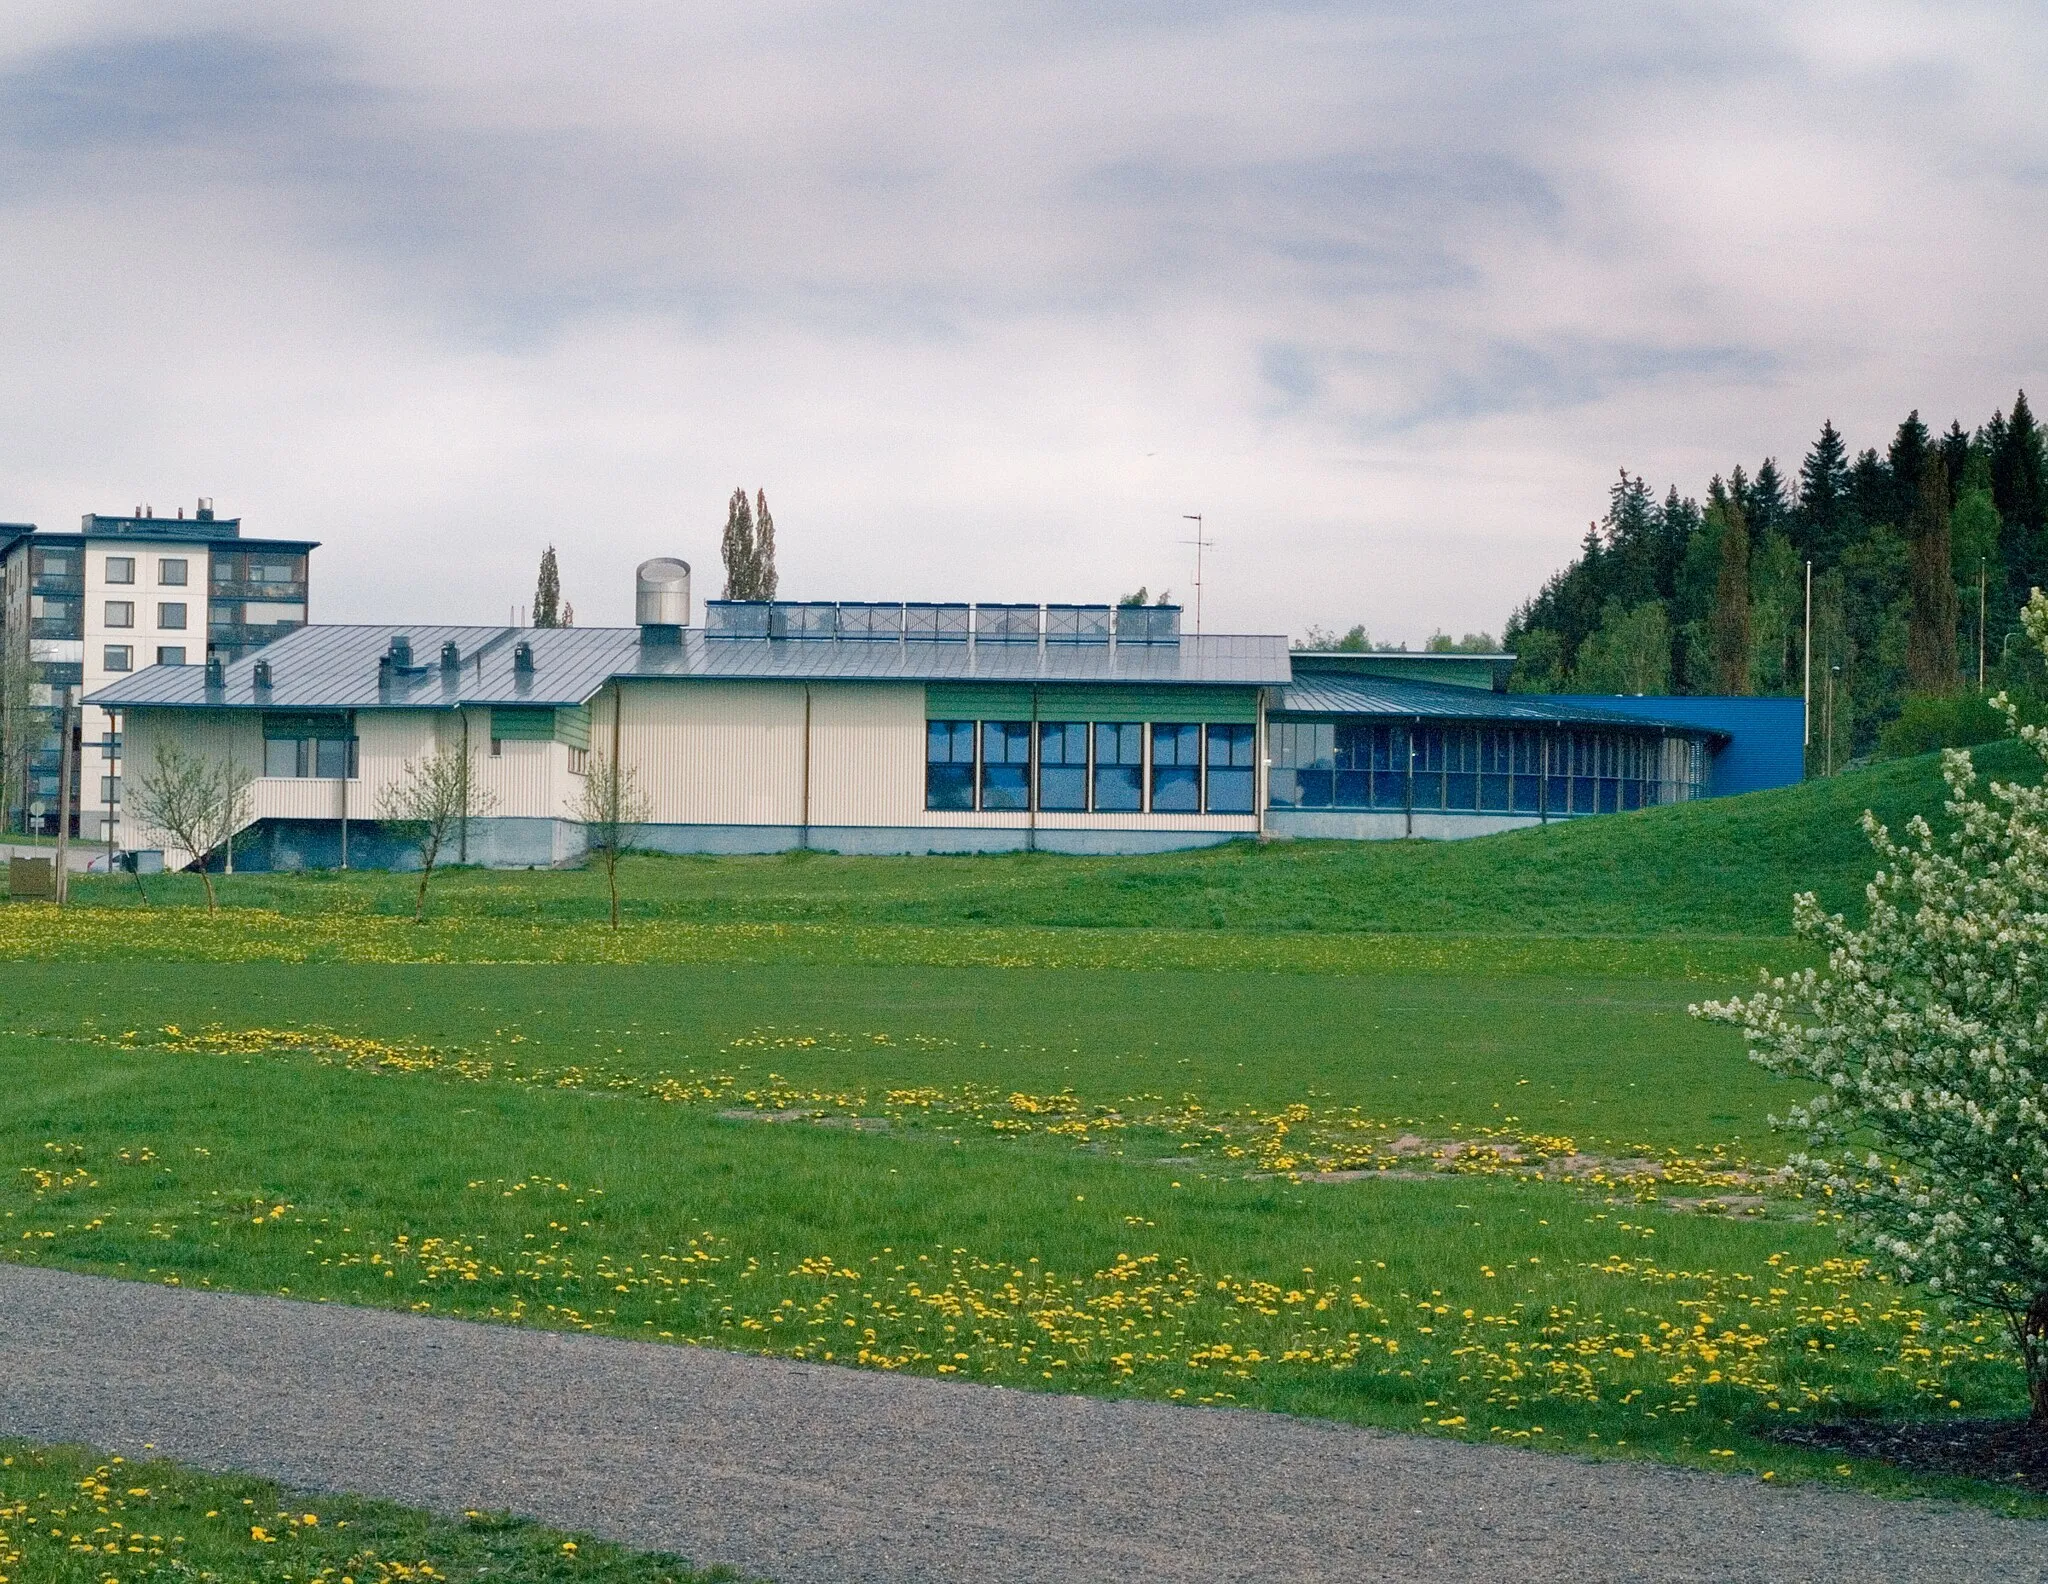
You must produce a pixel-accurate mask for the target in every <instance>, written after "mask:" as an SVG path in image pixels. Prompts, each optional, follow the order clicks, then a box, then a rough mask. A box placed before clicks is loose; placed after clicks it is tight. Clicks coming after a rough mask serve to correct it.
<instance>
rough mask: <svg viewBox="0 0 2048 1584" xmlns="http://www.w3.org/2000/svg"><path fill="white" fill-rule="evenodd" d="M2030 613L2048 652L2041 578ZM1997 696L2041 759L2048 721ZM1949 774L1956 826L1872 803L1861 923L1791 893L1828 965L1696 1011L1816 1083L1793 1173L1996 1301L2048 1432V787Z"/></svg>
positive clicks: (1886, 1260) (1978, 1301) (1888, 1266)
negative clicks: (1941, 831)
mask: <svg viewBox="0 0 2048 1584" xmlns="http://www.w3.org/2000/svg"><path fill="white" fill-rule="evenodd" d="M2022 619H2023V621H2024V623H2025V626H2026V631H2027V635H2028V637H2029V638H2031V639H2032V640H2033V641H2034V643H2036V644H2037V645H2039V646H2041V647H2042V648H2043V649H2044V650H2048V597H2044V596H2043V595H2042V593H2041V591H2040V590H2039V589H2036V590H2035V591H2034V595H2033V598H2032V599H2031V600H2030V601H2029V602H2028V604H2027V608H2026V611H2025V613H2024V615H2023V618H2022ZM1993 703H1994V704H1995V705H1996V706H1997V707H1998V708H1999V709H2000V710H2001V712H2002V713H2004V715H2005V716H2006V719H2007V721H2008V723H2009V724H2010V725H2011V727H2012V729H2013V730H2014V731H2015V732H2016V734H2017V735H2018V736H2019V737H2020V738H2021V739H2022V740H2023V741H2024V742H2025V743H2026V744H2027V745H2028V747H2030V748H2032V749H2033V750H2034V752H2035V753H2036V754H2037V755H2039V756H2040V758H2041V759H2042V761H2043V762H2044V764H2048V727H2041V726H2021V725H2020V724H2019V712H2018V710H2017V708H2016V707H2015V706H2014V705H2012V704H2011V702H2010V701H2009V700H2007V699H2006V697H2005V695H2003V694H2000V695H1999V697H1998V698H1997V699H1995V700H1993ZM1942 773H1943V776H1944V778H1945V779H1946V780H1947V782H1948V787H1949V793H1950V799H1949V802H1948V804H1947V808H1948V812H1949V815H1950V816H1951V818H1952V819H1953V821H1954V828H1953V829H1952V830H1951V831H1950V832H1949V833H1947V834H1945V835H1942V836H1936V835H1935V833H1934V832H1933V830H1932V829H1931V828H1930V827H1929V826H1928V824H1927V821H1926V820H1924V819H1922V818H1921V817H1919V816H1918V815H1916V816H1914V818H1913V819H1912V821H1911V822H1910V823H1909V824H1908V826H1907V831H1906V839H1905V840H1903V841H1901V840H1898V839H1896V838H1894V837H1893V836H1892V834H1891V833H1890V832H1889V831H1888V830H1886V829H1885V827H1884V826H1882V825H1880V824H1879V823H1878V821H1877V818H1876V816H1875V815H1872V814H1869V813H1866V814H1865V815H1864V816H1863V827H1864V830H1865V832H1866V833H1867V834H1868V835H1869V837H1870V842H1871V846H1872V847H1873V848H1875V849H1876V852H1877V855H1878V860H1879V863H1880V868H1879V869H1878V871H1877V874H1876V876H1875V877H1874V878H1873V879H1872V881H1871V883H1870V886H1869V888H1868V893H1867V894H1868V896H1869V900H1870V910H1869V917H1868V921H1867V922H1866V923H1864V924H1863V925H1862V926H1861V927H1860V928H1858V927H1855V926H1852V925H1850V924H1849V923H1848V922H1846V921H1845V920H1844V919H1843V918H1842V916H1841V915H1840V914H1835V915H1832V916H1830V915H1828V914H1826V913H1823V912H1822V911H1821V908H1820V904H1819V903H1818V902H1816V901H1815V900H1814V898H1813V895H1812V893H1810V892H1809V893H1806V894H1804V895H1801V896H1799V897H1796V898H1794V900H1793V917H1794V920H1795V924H1796V927H1797V929H1798V932H1799V933H1800V934H1801V935H1803V936H1804V937H1806V938H1807V939H1809V940H1813V941H1817V942H1820V943H1822V944H1824V945H1826V946H1827V948H1828V964H1827V967H1826V968H1825V969H1822V970H1818V971H1816V970H1814V969H1806V970H1804V971H1803V972H1800V973H1797V974H1793V975H1791V976H1790V977H1788V978H1783V979H1773V980H1770V981H1769V982H1768V983H1767V985H1766V986H1765V988H1764V989H1763V990H1762V991H1760V992H1759V993H1758V994H1756V995H1753V996H1750V997H1748V998H1747V999H1740V1000H1732V1001H1724V1002H1713V1003H1709V1004H1707V1005H1705V1006H1702V1007H1697V1008H1695V1009H1694V1010H1695V1013H1696V1014H1697V1015H1702V1016H1705V1017H1709V1018H1713V1019H1716V1020H1718V1021H1721V1022H1725V1023H1733V1024H1736V1025H1737V1026H1739V1027H1740V1028H1741V1029H1742V1030H1743V1032H1744V1034H1745V1035H1746V1036H1747V1038H1748V1041H1749V1046H1750V1054H1751V1056H1752V1057H1753V1058H1754V1059H1755V1060H1756V1061H1758V1062H1760V1063H1762V1064H1763V1065H1764V1066H1766V1067H1768V1068H1770V1069H1771V1070H1772V1071H1774V1072H1780V1073H1786V1074H1791V1075H1795V1076H1798V1077H1803V1078H1806V1079H1808V1080H1810V1081H1811V1082H1813V1083H1815V1084H1817V1085H1818V1086H1819V1091H1820V1092H1819V1093H1818V1094H1816V1095H1815V1096H1814V1098H1813V1099H1811V1100H1809V1101H1807V1102H1806V1103H1805V1104H1804V1105H1800V1106H1795V1107H1793V1108H1792V1109H1791V1112H1790V1115H1789V1116H1788V1117H1787V1118H1786V1119H1785V1125H1787V1126H1790V1127H1793V1128H1797V1129H1800V1130H1802V1131H1803V1132H1804V1133H1805V1134H1806V1149H1805V1151H1804V1152H1803V1153H1801V1154H1798V1155H1795V1156H1794V1157H1793V1158H1792V1164H1793V1167H1794V1169H1795V1170H1796V1171H1797V1172H1798V1173H1799V1174H1800V1175H1801V1176H1802V1177H1803V1178H1804V1179H1805V1180H1807V1181H1808V1182H1810V1183H1813V1184H1816V1185H1819V1186H1821V1187H1823V1188H1825V1189H1826V1190H1827V1191H1828V1192H1829V1194H1830V1195H1831V1196H1832V1199H1833V1203H1834V1205H1835V1207H1836V1208H1838V1209H1840V1210H1841V1211H1843V1212H1844V1213H1845V1216H1846V1220H1845V1221H1844V1224H1843V1231H1844V1233H1845V1235H1846V1236H1849V1237H1850V1238H1852V1239H1853V1240H1854V1241H1855V1242H1856V1243H1857V1244H1859V1245H1860V1246H1861V1247H1862V1248H1863V1249H1864V1250H1866V1251H1867V1252H1868V1253H1869V1254H1870V1256H1871V1257H1872V1259H1873V1260H1874V1261H1875V1262H1876V1264H1877V1265H1878V1266H1879V1267H1880V1268H1881V1269H1882V1270H1884V1271H1885V1272H1887V1273H1888V1274H1890V1275H1892V1276H1893V1277H1895V1278H1897V1279H1899V1280H1901V1281H1922V1282H1925V1283H1926V1284H1927V1285H1928V1286H1929V1287H1930V1288H1932V1289H1934V1290H1935V1291H1937V1292H1940V1293H1943V1294H1946V1295H1948V1296H1949V1297H1950V1298H1952V1299H1953V1300H1955V1301H1957V1302H1959V1303H1961V1304H1963V1305H1966V1306H1968V1307H1970V1308H1974V1309H1978V1310H1988V1311H1990V1312H1992V1313H1995V1314H1996V1315H1998V1316H1999V1318H2000V1319H2001V1320H2002V1321H2003V1322H2004V1324H2005V1327H2006V1330H2007V1333H2008V1334H2009V1335H2010V1336H2011V1338H2012V1342H2013V1347H2014V1349H2015V1350H2016V1351H2017V1352H2018V1354H2019V1356H2020V1361H2021V1363H2022V1364H2023V1365H2024V1367H2025V1369H2026V1374H2027V1388H2028V1396H2029V1401H2030V1402H2031V1405H2032V1410H2033V1419H2034V1422H2035V1423H2036V1424H2037V1425H2039V1426H2042V1427H2044V1428H2048V1213H2044V1210H2048V1040H2044V1037H2043V1030H2044V1029H2048V976H2044V974H2043V971H2042V970H2043V968H2044V967H2048V786H2020V785H2010V786H2008V785H2001V784H1996V783H1994V784H1993V785H1992V786H1991V787H1990V788H1989V795H1988V796H1984V795H1980V793H1979V791H1978V787H1977V775H1976V771H1975V769H1974V767H1973V766H1972V764H1971V762H1970V755H1969V754H1968V752H1967V751H1964V750H1960V749H1951V750H1949V751H1948V752H1947V753H1945V754H1944V755H1943V756H1942Z"/></svg>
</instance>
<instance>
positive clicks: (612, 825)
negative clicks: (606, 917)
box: [575, 753, 653, 929]
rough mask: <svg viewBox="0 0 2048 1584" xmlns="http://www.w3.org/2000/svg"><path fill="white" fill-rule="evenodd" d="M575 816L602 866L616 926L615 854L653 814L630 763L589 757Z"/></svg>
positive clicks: (616, 854) (601, 756) (597, 756)
mask: <svg viewBox="0 0 2048 1584" xmlns="http://www.w3.org/2000/svg"><path fill="white" fill-rule="evenodd" d="M575 812H576V818H577V819H579V820H581V821H582V822H583V830H584V838H585V841H586V842H587V844H588V850H589V852H590V855H591V856H592V857H593V858H595V859H596V860H597V861H598V863H599V864H601V865H602V866H603V867H604V878H605V884H606V885H607V886H608V887H609V888H610V890H611V898H612V928H613V929H617V928H618V927H619V855H620V854H621V853H623V852H624V851H625V850H626V849H627V848H628V847H631V846H632V845H633V842H634V840H635V838H637V837H638V835H639V834H640V827H641V826H643V825H645V824H646V823H647V821H648V819H649V818H650V817H651V815H652V814H653V804H652V803H650V802H649V801H648V798H647V794H646V793H645V792H643V791H641V790H640V787H639V785H638V783H637V781H636V779H635V777H634V774H633V767H632V766H631V765H622V764H619V763H617V762H616V761H614V760H612V759H609V758H607V757H606V756H605V755H603V754H600V753H593V754H592V755H591V756H590V763H589V767H588V770H587V771H586V773H585V775H584V777H583V791H582V794H581V796H579V797H578V798H577V800H576V810H575Z"/></svg>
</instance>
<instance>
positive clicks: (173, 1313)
mask: <svg viewBox="0 0 2048 1584" xmlns="http://www.w3.org/2000/svg"><path fill="white" fill-rule="evenodd" d="M0 1433H6V1434H13V1435H21V1436H28V1437H32V1438H37V1439H41V1440H77V1441H86V1442H91V1443H93V1444H95V1445H98V1446H101V1447H106V1448H109V1449H112V1450H117V1451H121V1452H127V1453H133V1452H136V1451H139V1450H140V1449H141V1448H142V1446H143V1445H144V1443H150V1444H153V1445H154V1446H155V1448H156V1450H157V1451H158V1452H160V1453H163V1454H165V1455H167V1456H170V1457H175V1458H179V1459H182V1460H184V1461H187V1462H190V1463H194V1464H198V1465H201V1466H203V1467H210V1468H235V1469H245V1470H250V1471H253V1472H256V1473H260V1474H264V1475H268V1476H271V1477H273V1478H277V1479H281V1480H286V1481H289V1482H292V1483H294V1484H298V1485H303V1486H310V1487H318V1488H325V1489H334V1490H348V1491H357V1492H362V1493H365V1494H369V1495H375V1496H384V1497H389V1498H392V1499H394V1500H398V1501H403V1502H408V1503H411V1504H414V1505H418V1506H425V1507H432V1508H438V1509H441V1510H444V1511H460V1510H462V1509H464V1508H472V1507H480V1508H501V1507H502V1508H511V1509H514V1510H516V1511H519V1512H523V1513H527V1514H530V1515H532V1516H533V1517H536V1518H541V1519H544V1520H546V1521H547V1522H549V1523H553V1524H559V1525H562V1526H565V1527H569V1528H575V1529H583V1530H588V1531H591V1532H594V1533H597V1534H601V1535H606V1536H609V1537H612V1538H615V1539H618V1540H622V1541H626V1542H628V1543H631V1544H635V1545H642V1546H649V1547H656V1548H660V1549H664V1550H670V1551H676V1552H680V1553H682V1554H683V1555H685V1556H689V1557H692V1558H695V1559H697V1560H699V1561H702V1562H711V1561H722V1562H727V1563H730V1564H732V1565H734V1566H736V1567H739V1568H741V1569H744V1570H746V1571H748V1572H750V1573H755V1574H761V1575H765V1576H768V1577H770V1578H773V1579H776V1580H780V1581H783V1584H803V1581H809V1580H890V1581H926V1580H930V1581H941V1580H943V1581H947V1584H957V1581H967V1580H984V1579H985V1580H991V1581H1003V1584H1015V1581H1032V1580H1046V1581H1060V1584H1070V1581H1075V1580H1090V1579H1101V1580H1115V1581H1117V1584H1151V1581H1166V1580H1209V1579H1230V1580H1268V1579H1270V1580H1286V1581H1288V1584H1306V1581H1311V1580H1324V1579H1327V1580H1332V1581H1336V1580H1342V1581H1344V1584H1363V1581H1369V1580H1379V1579H1389V1580H1391V1579H1402V1580H1409V1579H1458V1580H1460V1581H1469V1580H1472V1579H1486V1578H1512V1579H1515V1580H1517V1581H1518V1584H1522V1581H1528V1584H1536V1581H1543V1580H1552V1579H1557V1580H1570V1581H1572V1584H1582V1581H1590V1580H1602V1581H1605V1580H1625V1579H1643V1580H1652V1579H1654V1580H1659V1581H1675V1580H1690V1579H1699V1580H1710V1579H1711V1580H1747V1579H1756V1580H1771V1581H1774V1584H1775V1581H1791V1580H1809V1579H1811V1580H1821V1579H1841V1580H1845V1581H1846V1580H1855V1581H1858V1584H1870V1581H1874V1580H1885V1579H1899V1580H1907V1579H1910V1580H1914V1581H1916V1584H1937V1581H1941V1580H1950V1579H1954V1580H1965V1579H1968V1580H1978V1579H1999V1580H2001V1581H2012V1584H2019V1581H2026V1580H2044V1579H2048V1524H2031V1523H2020V1522H2015V1521H2011V1520H2006V1519H2001V1518H1997V1517H1994V1516H1991V1515H1989V1514H1986V1513H1983V1512H1978V1511H1973V1510H1968V1509H1959V1508H1952V1507H1944V1506H1938V1505H1933V1504H1928V1503H1903V1502H1883V1501H1877V1500H1873V1499H1870V1498H1867V1497H1863V1496H1858V1495H1853V1494H1848V1493H1843V1492H1839V1491H1824V1490H1816V1489H1811V1488H1808V1489H1789V1490H1775V1489H1772V1488H1770V1487H1768V1486H1765V1485H1762V1484H1760V1483H1758V1482H1757V1481H1754V1480H1750V1479H1744V1478H1738V1477H1720V1476H1715V1475H1711V1474H1697V1473H1690V1472H1685V1471H1681V1470H1672V1469H1660V1468H1654V1467H1649V1466H1643V1465H1635V1464H1605V1465H1597V1464H1591V1463H1582V1462H1579V1461H1577V1460H1575V1459H1571V1458H1565V1457H1556V1456H1547V1455H1543V1454H1538V1453H1527V1452H1517V1451H1512V1450H1508V1449H1505V1448H1495V1447H1475V1446H1465V1445H1461V1444H1458V1443H1455V1442H1450V1441H1433V1440H1428V1439H1425V1438H1409V1437H1403V1436H1395V1435H1383V1434H1378V1433H1375V1432H1372V1431H1364V1430H1354V1429H1347V1428H1342V1427H1337V1426H1330V1425H1321V1424H1314V1423H1309V1422H1304V1421H1300V1420H1293V1419H1287V1418H1282V1417H1279V1416H1277V1415H1268V1414H1254V1413H1230V1412H1217V1411H1213V1410H1208V1409H1199V1408H1174V1407H1168V1406H1163V1405H1159V1404H1151V1403H1109V1402H1096V1401H1091V1400H1090V1399H1088V1398H1084V1397H1053V1396H1040V1395H1038V1394H1036V1393H1030V1392H1014V1391H1002V1390H997V1389H993V1388H989V1387H984V1386H974V1385H966V1384H954V1383H951V1382H940V1381H928V1380H913V1379H908V1378H903V1377H892V1376H887V1375H880V1374H870V1373H866V1372H862V1371H857V1370H845V1369H835V1368H833V1367H831V1366H829V1365H809V1364H795V1363H788V1362H783V1361H776V1360H765V1359H756V1358H747V1357H743V1356H741V1355H738V1354H730V1353H719V1352H714V1351H711V1350H708V1349H698V1348H684V1347H666V1346H650V1345H647V1344H643V1343H636V1342H623V1341H616V1340H612V1339H610V1338H602V1337H591V1336H564V1335H560V1334H557V1333H551V1332H545V1331H523V1330H515V1329H512V1328H509V1327H500V1326H484V1325H472V1324H467V1323H464V1322H461V1321H452V1320H435V1319H429V1318H425V1317H422V1316H415V1315H401V1314H388V1313H384V1312H382V1311H379V1310H373V1309H352V1308H343V1307H340V1306H326V1305H317V1304H309V1303H299V1302H296V1301H293V1300H289V1299H277V1298H245V1297H233V1296H229V1295H225V1294H217V1293H203V1292H194V1291H189V1290H179V1289H173V1288H165V1287H155V1286H148V1285H144V1284H141V1283H131V1282H115V1281H107V1280H103V1279H101V1278H98V1277H90V1276H77V1275H72V1274H69V1273H66V1272H61V1271H48V1270H38V1269H33V1268H29V1267H23V1266H0Z"/></svg>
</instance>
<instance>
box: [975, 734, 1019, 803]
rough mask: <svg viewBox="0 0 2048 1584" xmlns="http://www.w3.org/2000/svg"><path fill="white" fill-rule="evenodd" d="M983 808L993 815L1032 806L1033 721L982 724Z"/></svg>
mask: <svg viewBox="0 0 2048 1584" xmlns="http://www.w3.org/2000/svg"><path fill="white" fill-rule="evenodd" d="M981 806H982V807H983V808H984V809H988V810H991V811H993V812H1009V811H1012V810H1014V811H1017V812H1020V813H1021V812H1022V811H1023V810H1025V809H1028V808H1030V807H1031V722H1029V721H983V722H982V723H981Z"/></svg>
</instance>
